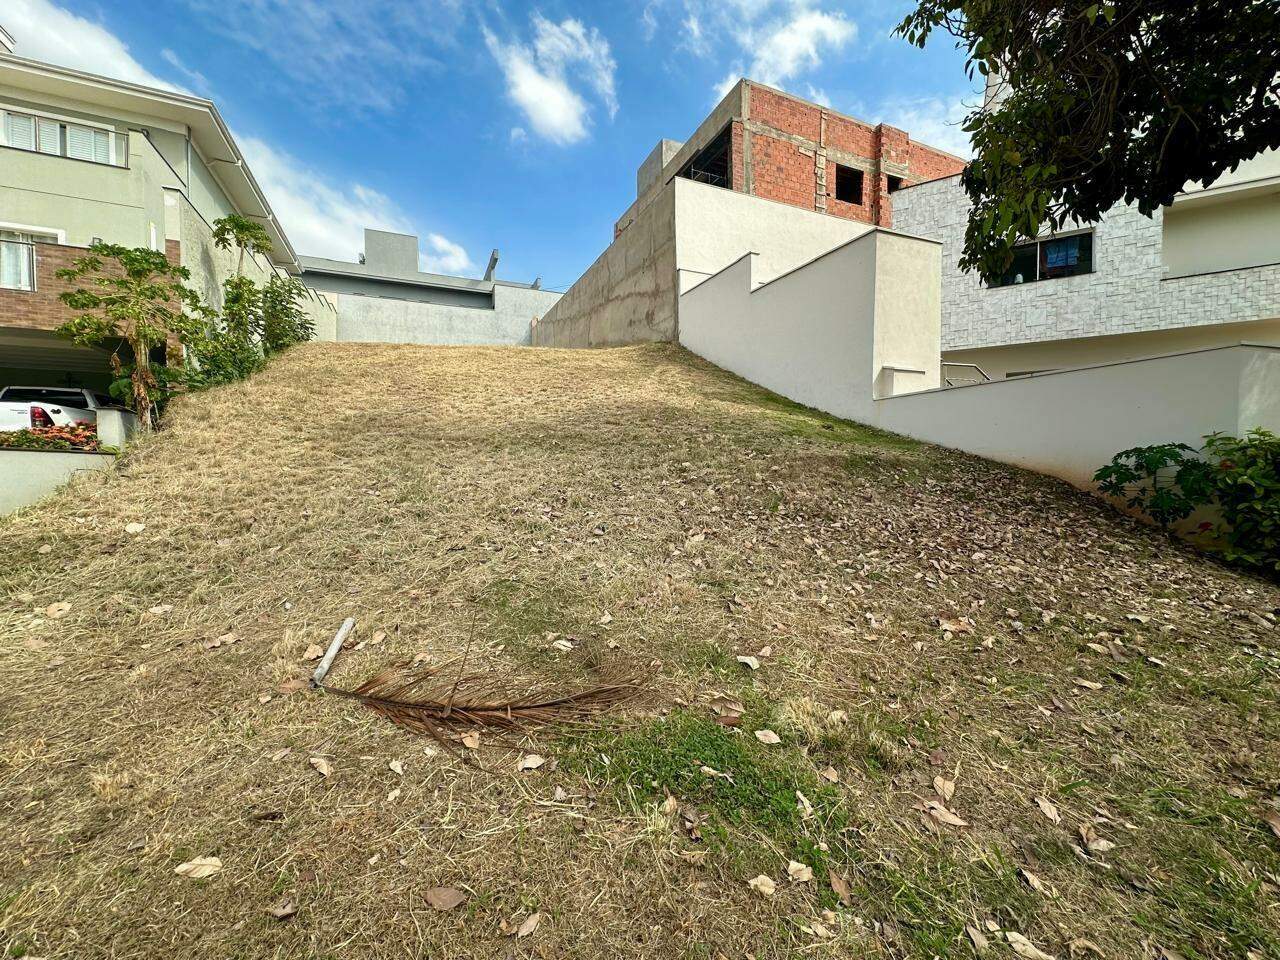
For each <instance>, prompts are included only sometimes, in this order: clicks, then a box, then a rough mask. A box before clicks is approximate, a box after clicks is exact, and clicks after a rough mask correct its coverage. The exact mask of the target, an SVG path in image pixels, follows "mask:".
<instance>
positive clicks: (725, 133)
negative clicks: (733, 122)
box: [676, 127, 733, 187]
mask: <svg viewBox="0 0 1280 960" xmlns="http://www.w3.org/2000/svg"><path fill="white" fill-rule="evenodd" d="M732 152H733V135H732V133H731V131H730V128H729V127H725V128H724V129H723V130H721V131H720V133H719V134H717V135H716V138H715V139H714V140H712V141H711V142H710V143H708V144H707V145H706V146H705V147H703V148H702V150H700V151H699V152H698V153H697V154H696V155H695V156H694V157H693V159H692V160H690V161H689V162H688V163H687V164H685V167H684V169H683V170H681V171H680V172H679V173H678V174H676V176H678V177H684V178H685V179H686V180H696V181H698V182H699V183H709V184H711V185H712V186H713V187H731V186H732V183H731V182H730V177H731V171H730V170H729V156H730V154H731V153H732Z"/></svg>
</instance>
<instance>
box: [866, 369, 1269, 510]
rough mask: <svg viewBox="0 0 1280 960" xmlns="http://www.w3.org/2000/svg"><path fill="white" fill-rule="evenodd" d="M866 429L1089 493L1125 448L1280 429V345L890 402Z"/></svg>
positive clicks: (998, 383)
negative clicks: (1066, 483) (995, 462)
mask: <svg viewBox="0 0 1280 960" xmlns="http://www.w3.org/2000/svg"><path fill="white" fill-rule="evenodd" d="M867 422H868V423H870V424H871V425H872V426H877V427H881V428H882V429H885V430H891V431H893V432H895V433H902V434H906V435H907V436H910V437H915V438H917V439H919V440H927V441H929V442H931V443H936V444H940V445H941V446H944V447H951V448H953V449H957V450H964V451H966V452H968V453H974V454H977V455H979V456H983V457H988V458H990V459H992V460H999V461H1001V462H1003V463H1011V464H1014V465H1015V466H1019V467H1026V468H1027V469H1029V470H1036V471H1038V472H1040V473H1047V474H1050V475H1052V476H1056V477H1061V478H1062V479H1064V480H1067V481H1069V482H1071V483H1074V484H1076V485H1077V486H1079V487H1083V488H1086V489H1088V488H1092V485H1093V484H1092V478H1093V473H1094V471H1095V470H1097V469H1098V468H1099V467H1101V466H1102V465H1104V464H1106V463H1108V462H1110V460H1111V458H1112V457H1113V456H1114V455H1115V454H1116V453H1118V452H1120V451H1121V450H1126V449H1129V448H1130V447H1137V446H1145V445H1148V444H1155V443H1169V442H1175V441H1176V442H1182V443H1187V444H1190V445H1192V446H1199V445H1200V444H1201V442H1202V438H1203V437H1204V436H1206V435H1207V434H1210V433H1213V432H1215V431H1224V432H1227V433H1231V434H1234V435H1236V436H1239V435H1240V434H1241V433H1242V432H1245V431H1248V430H1251V429H1253V428H1254V427H1266V428H1268V429H1270V430H1280V348H1276V347H1273V346H1265V345H1251V344H1238V345H1236V346H1232V347H1220V348H1217V349H1210V350H1202V351H1197V352H1194V353H1183V354H1174V355H1171V356H1165V357H1154V358H1148V359H1144V360H1132V361H1127V362H1124V363H1115V364H1105V365H1102V366H1095V367H1083V368H1079V369H1075V370H1059V371H1056V372H1054V373H1045V374H1038V375H1036V376H1032V377H1024V378H1018V379H1015V380H1000V381H996V382H993V383H983V384H975V385H972V386H963V387H954V388H952V389H942V390H933V391H928V392H925V393H916V394H910V395H907V396H899V397H892V398H889V399H885V400H880V401H877V402H876V403H875V405H874V411H873V416H872V417H871V418H870V420H868V421H867Z"/></svg>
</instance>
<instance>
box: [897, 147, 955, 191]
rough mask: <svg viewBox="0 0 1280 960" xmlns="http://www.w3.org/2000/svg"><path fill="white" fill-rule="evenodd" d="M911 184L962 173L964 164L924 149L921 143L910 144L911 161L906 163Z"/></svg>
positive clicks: (926, 148) (938, 152) (930, 149)
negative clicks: (909, 171)
mask: <svg viewBox="0 0 1280 960" xmlns="http://www.w3.org/2000/svg"><path fill="white" fill-rule="evenodd" d="M908 166H909V168H910V170H911V177H910V180H911V182H912V183H921V182H923V181H925V180H937V179H939V178H941V177H949V176H951V175H952V174H956V173H961V172H963V171H964V168H965V162H964V161H963V160H957V159H956V158H955V157H952V156H948V155H947V154H945V153H941V152H940V151H937V150H934V149H933V148H932V147H926V146H925V145H924V144H923V143H913V144H911V159H910V161H909V162H908Z"/></svg>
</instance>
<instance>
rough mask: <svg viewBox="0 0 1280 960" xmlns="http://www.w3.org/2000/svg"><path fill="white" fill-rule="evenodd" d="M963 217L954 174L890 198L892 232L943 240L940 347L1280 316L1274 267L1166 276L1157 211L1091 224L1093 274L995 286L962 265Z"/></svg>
mask: <svg viewBox="0 0 1280 960" xmlns="http://www.w3.org/2000/svg"><path fill="white" fill-rule="evenodd" d="M1197 202H1203V198H1200V199H1199V200H1197ZM1176 212H1177V211H1176V209H1175V213H1176ZM968 215H969V200H968V197H967V196H966V195H965V193H964V191H963V190H962V189H961V187H960V184H959V178H957V177H949V178H946V179H943V180H935V181H932V182H929V183H923V184H917V185H915V186H910V187H907V188H905V189H902V190H899V191H898V192H897V193H895V194H894V195H893V220H894V226H895V227H896V228H897V229H899V230H902V231H904V232H906V233H911V234H914V235H916V236H921V237H930V238H933V239H937V240H940V241H942V270H943V273H942V346H943V349H944V350H971V349H975V348H978V347H995V346H1003V345H1006V344H1015V343H1035V342H1044V341H1052V340H1061V339H1067V338H1081V337H1097V336H1107V335H1112V334H1128V333H1138V332H1142V331H1150V330H1170V329H1176V328H1179V327H1189V326H1206V325H1213V324H1222V323H1242V322H1247V321H1253V320H1261V319H1267V318H1271V317H1280V266H1253V267H1247V268H1244V269H1236V270H1231V271H1228V272H1224V273H1215V274H1209V275H1200V276H1191V277H1181V278H1176V279H1172V278H1171V279H1165V278H1164V262H1163V259H1162V253H1161V249H1162V231H1163V221H1164V213H1163V211H1157V212H1156V214H1155V216H1154V217H1153V218H1148V217H1144V216H1143V215H1142V214H1140V213H1139V212H1138V211H1137V208H1135V207H1127V206H1119V207H1115V208H1113V209H1112V210H1110V211H1108V213H1107V215H1106V216H1105V217H1104V218H1103V219H1102V221H1101V222H1100V223H1098V224H1097V225H1096V227H1095V238H1094V262H1095V272H1094V273H1092V274H1087V275H1083V276H1077V277H1065V278H1062V279H1058V280H1044V281H1041V282H1038V283H1025V284H1020V285H1018V286H1010V287H998V288H988V287H984V286H983V285H982V284H981V282H980V281H979V280H978V277H977V276H976V275H975V274H971V273H963V272H962V271H961V270H960V267H959V260H960V252H961V248H962V246H963V242H964V230H965V224H966V222H967V219H968ZM1277 229H1280V225H1278V226H1277ZM1157 352H1161V353H1164V352H1169V349H1168V348H1166V349H1164V350H1159V351H1157Z"/></svg>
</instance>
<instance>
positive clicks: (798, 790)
mask: <svg viewBox="0 0 1280 960" xmlns="http://www.w3.org/2000/svg"><path fill="white" fill-rule="evenodd" d="M139 523H141V524H145V529H143V530H141V531H140V532H133V533H130V532H128V531H129V530H136V529H137V528H136V527H129V526H128V525H130V524H139ZM0 558H3V559H0V687H2V689H3V690H4V696H3V699H2V700H0V850H3V857H2V858H0V946H2V947H3V948H4V949H6V950H7V951H8V953H9V955H10V956H13V957H17V956H23V955H26V956H41V957H48V958H70V957H74V958H103V957H113V958H144V957H145V958H154V957H197V956H199V957H226V958H232V957H236V958H260V957H272V958H285V957H296V958H304V957H305V958H328V957H332V958H337V957H343V958H348V957H360V958H365V957H404V956H414V957H424V958H425V957H430V958H433V960H434V958H453V957H469V958H496V957H513V956H514V957H521V956H534V957H582V958H606V957H607V958H613V957H654V958H659V957H661V958H683V957H689V958H707V960H719V958H722V957H723V958H730V960H737V958H743V957H747V956H753V957H756V958H780V957H810V956H812V957H876V958H879V957H909V958H920V960H928V958H931V957H935V956H936V957H964V956H971V955H972V954H973V952H974V950H975V949H976V948H975V946H974V940H975V939H977V940H980V941H981V940H985V941H986V944H987V947H986V950H987V951H988V955H990V956H995V957H1001V956H1009V957H1012V956H1022V957H1031V958H1035V957H1040V956H1041V955H1042V954H1041V953H1040V952H1037V951H1042V952H1043V954H1048V955H1052V956H1055V957H1062V958H1065V957H1068V956H1075V957H1091V956H1105V957H1110V958H1134V957H1156V958H1160V957H1163V958H1178V957H1183V958H1187V960H1196V958H1222V960H1227V958H1231V960H1245V958H1249V960H1258V958H1266V960H1276V958H1280V904H1278V902H1277V901H1278V900H1280V836H1278V835H1277V830H1280V826H1277V825H1278V824H1280V815H1278V814H1277V803H1278V800H1277V793H1278V791H1280V711H1277V704H1276V699H1277V687H1278V685H1280V655H1278V651H1280V630H1277V629H1275V626H1274V624H1275V620H1274V611H1275V610H1276V608H1277V607H1280V590H1277V588H1276V587H1275V585H1273V584H1269V583H1267V582H1264V581H1261V580H1258V579H1253V578H1250V577H1247V576H1243V575H1240V574H1237V573H1233V572H1231V571H1228V570H1226V569H1224V568H1222V567H1220V566H1217V565H1215V564H1214V563H1211V562H1208V561H1206V560H1204V559H1201V558H1199V557H1197V556H1195V555H1193V554H1192V553H1190V552H1188V551H1187V550H1185V549H1183V548H1181V547H1178V546H1175V545H1172V544H1170V543H1169V542H1167V541H1166V540H1164V539H1163V538H1162V537H1161V536H1159V535H1158V534H1157V533H1155V532H1153V531H1150V530H1147V529H1144V528H1142V527H1140V526H1138V525H1137V524H1135V523H1133V522H1131V521H1129V520H1126V519H1124V518H1122V517H1120V516H1118V515H1117V514H1115V513H1113V512H1112V511H1110V510H1109V509H1107V508H1106V507H1104V506H1103V505H1101V504H1099V503H1097V502H1095V501H1094V500H1092V499H1090V498H1089V497H1087V496H1085V495H1083V494H1080V493H1077V492H1074V491H1072V490H1069V489H1067V488H1065V487H1064V486H1062V485H1061V484H1058V483H1055V482H1051V481H1048V480H1045V479H1043V478H1039V477H1035V476H1031V475H1027V474H1023V473H1019V472H1017V471H1013V470H1009V469H1005V468H1003V467H999V466H996V465H993V464H990V463H986V462H982V461H978V460H974V459H971V458H966V457H962V456H959V455H956V454H953V453H949V452H946V451H942V450H937V449H933V448H929V447H925V446H920V445H917V444H913V443H910V442H907V441H904V440H901V439H898V438H894V437H888V436H883V435H878V434H874V433H872V432H870V431H867V430H864V429H862V428H859V427H857V426H854V425H850V424H847V423H843V422H840V421H834V420H830V419H828V418H824V417H821V416H818V415H815V414H813V413H811V412H808V411H804V410H800V409H797V408H795V407H792V406H790V405H788V404H786V403H784V402H782V401H779V400H778V399H776V398H773V397H771V396H769V395H766V394H764V393H763V392H761V391H759V390H757V389H755V388H753V387H750V386H748V385H746V384H744V383H742V382H741V381H739V380H736V379H734V378H732V377H730V376H728V375H726V374H724V373H722V372H720V371H717V370H715V369H714V368H712V367H710V366H708V365H706V364H703V363H701V362H698V361H696V360H694V359H692V358H691V357H689V356H688V355H687V354H684V353H682V352H680V351H678V350H676V349H673V348H670V347H660V346H653V347H641V348H628V349H622V350H611V351H597V352H560V351H531V350H515V349H474V348H456V349H431V348H415V347H395V346H387V347H371V346H362V345H356V344H341V345H332V344H330V345H318V344H317V345H310V346H306V347H304V348H300V349H297V350H295V351H293V352H291V353H290V354H288V355H287V356H285V357H284V358H282V359H281V360H279V361H277V362H274V363H273V364H272V365H271V366H270V368H269V369H268V370H267V371H266V372H264V373H263V374H261V375H259V376H257V377H255V378H254V379H253V380H252V381H250V382H248V383H246V384H242V385H238V386H235V387H232V388H226V389H222V390H219V391H217V392H214V393H211V394H207V395H203V396H196V397H190V398H186V399H184V400H182V401H181V402H179V403H177V404H175V406H174V408H173V409H172V411H171V414H170V420H169V429H167V430H166V431H164V433H163V434H161V435H158V436H156V437H154V438H152V439H149V440H146V441H144V442H142V443H139V444H138V445H137V446H136V448H134V449H132V450H131V451H130V453H129V454H128V456H127V457H126V458H125V460H124V462H123V464H122V467H121V470H120V473H119V474H118V475H116V476H111V477H101V478H89V479H86V480H85V481H83V482H81V483H79V484H78V485H77V486H75V487H74V489H71V490H69V491H67V492H65V493H63V494H61V495H59V496H57V497H55V498H53V499H52V500H50V501H48V502H47V503H45V504H42V505H41V506H39V507H38V508H35V509H31V510H28V511H26V512H25V513H23V514H21V515H20V516H17V517H14V518H12V519H9V520H4V521H0ZM59 604H69V605H70V606H69V607H68V608H63V607H60V606H57V605H59ZM348 615H351V616H355V617H357V618H358V620H359V627H358V631H357V635H356V638H355V639H356V640H357V641H362V642H363V645H359V646H356V647H353V648H352V649H350V650H348V651H346V652H344V653H343V654H342V655H341V656H340V658H339V660H338V663H337V667H336V668H335V672H334V675H333V679H334V681H335V682H339V683H345V684H349V685H353V684H354V683H356V682H358V681H360V680H363V679H365V678H366V677H368V676H369V675H371V674H372V673H373V672H375V671H376V670H378V669H380V668H381V667H383V666H385V665H387V664H390V663H393V662H395V661H397V660H402V659H406V658H411V657H414V656H419V655H421V656H422V657H424V658H425V660H426V661H427V662H429V663H430V662H437V661H440V660H443V659H446V658H448V657H451V656H456V655H457V654H459V653H460V652H461V651H462V649H463V648H464V646H465V645H466V643H467V636H468V633H469V631H470V629H471V626H472V624H473V623H474V624H475V643H474V647H475V649H474V651H473V661H474V662H475V663H477V664H479V665H483V666H485V667H486V668H488V667H493V668H494V669H515V670H518V671H520V672H522V673H525V674H529V675H531V676H534V677H540V678H543V679H545V680H547V681H549V682H554V683H557V684H561V685H563V686H565V687H566V688H569V687H574V686H576V685H580V684H589V683H591V682H592V680H593V678H595V677H597V676H598V675H600V674H601V673H602V672H607V671H609V670H612V669H615V668H621V667H626V666H640V667H644V668H646V669H651V670H652V673H653V681H652V686H651V689H650V692H649V695H648V697H647V698H646V699H645V700H644V701H642V702H637V703H633V704H631V705H629V706H628V707H627V708H625V709H624V710H622V711H619V712H617V713H615V714H613V715H611V716H610V717H609V718H608V720H607V722H605V723H604V724H603V725H601V726H599V727H595V728H591V729H586V730H573V731H568V732H557V733H544V734H539V735H537V736H536V737H534V738H532V739H531V740H528V741H521V742H515V743H509V744H495V743H493V742H492V738H486V739H484V740H483V741H482V744H481V748H480V749H479V750H478V751H466V750H465V748H463V750H464V753H465V755H466V756H467V757H468V758H469V759H471V760H473V761H478V765H477V764H476V763H475V762H467V763H464V762H460V761H459V760H458V759H456V758H455V757H454V756H453V755H451V754H450V753H449V752H448V751H444V750H440V749H439V748H438V747H435V746H433V744H432V742H431V741H430V740H428V739H423V738H420V737H414V736H411V735H409V734H407V733H405V732H404V731H402V730H400V729H398V728H396V727H393V726H391V725H389V724H388V723H387V722H385V721H384V720H382V719H380V718H378V717H376V716H373V715H372V714H369V713H368V712H366V711H364V710H362V709H361V708H360V707H359V706H358V705H356V704H352V703H349V702H346V701H342V700H339V699H337V698H334V697H328V696H326V695H324V694H322V693H314V692H311V691H308V690H303V691H300V692H295V693H292V694H291V695H286V694H282V693H280V692H279V686H280V684H281V683H282V682H285V681H287V680H289V679H290V678H291V677H296V676H298V675H299V674H300V673H301V672H302V671H303V670H305V669H309V668H310V667H311V666H312V664H309V663H305V662H304V660H303V657H304V651H305V650H306V649H307V647H308V646H309V645H311V644H313V643H314V644H322V645H323V644H325V643H326V642H327V641H328V639H329V638H330V637H331V636H332V634H333V632H334V630H335V629H336V627H337V626H338V624H339V623H340V622H341V620H342V619H343V618H344V617H346V616H348ZM228 633H233V634H235V635H236V637H238V642H235V643H223V644H221V645H220V646H216V647H214V646H211V645H210V641H212V640H213V639H214V638H218V637H221V636H223V635H225V634H228ZM379 634H385V636H379ZM548 634H560V635H563V636H562V637H560V638H557V637H554V636H552V637H550V638H549V637H548ZM563 638H572V642H571V644H570V645H571V648H572V649H571V650H570V651H569V652H561V651H559V650H556V649H554V648H552V647H551V643H552V642H553V641H554V640H556V639H563ZM739 656H752V657H756V658H757V659H758V663H759V668H758V669H755V670H752V669H749V667H748V666H746V665H743V664H742V663H740V662H739V661H738V659H737V658H738V657H739ZM717 696H727V697H728V698H730V699H736V700H739V701H741V704H742V706H743V708H744V714H745V715H744V716H743V718H742V722H741V725H740V726H739V727H738V728H733V727H727V726H722V725H720V724H718V723H717V722H716V721H715V718H714V715H713V712H712V710H711V709H709V706H708V704H709V702H710V701H711V700H712V699H713V698H715V697H717ZM757 730H761V731H764V730H768V731H773V732H774V733H776V734H777V736H778V739H779V741H780V742H778V743H776V744H769V743H763V742H761V741H760V740H759V739H758V738H757V737H756V736H755V735H754V731H757ZM765 739H766V740H768V739H771V738H769V737H767V736H766V737H765ZM527 752H536V753H538V754H541V755H543V756H545V757H546V758H547V761H548V762H547V763H546V764H545V765H543V766H542V767H541V768H539V769H536V770H531V771H523V772H519V771H517V769H516V767H517V762H518V761H519V760H520V759H521V757H522V756H524V754H525V753H527ZM313 758H314V759H315V760H316V761H317V762H316V763H313V762H312V761H313ZM393 762H394V766H393ZM317 764H318V765H319V766H321V767H323V766H326V765H327V767H328V769H329V771H330V772H329V775H328V776H327V777H325V776H322V775H321V772H320V771H319V770H318V769H317ZM400 769H402V771H403V772H398V771H399V770H400ZM668 798H673V799H668ZM1268 817H1270V818H1271V819H1270V822H1268ZM962 824H963V825H962ZM197 857H217V858H219V860H220V861H221V863H222V870H221V871H220V872H218V873H216V874H214V875H212V876H209V877H207V878H204V879H192V878H188V877H186V876H182V875H179V874H178V873H176V872H175V867H178V866H179V865H181V864H183V863H186V862H189V861H191V860H193V859H195V858H197ZM793 860H794V861H796V862H797V864H803V866H804V867H809V868H811V869H812V872H813V876H812V879H810V880H804V879H799V880H793V879H791V878H789V876H788V863H789V861H793ZM794 869H795V872H796V873H798V874H799V875H800V877H802V878H803V877H804V876H805V871H804V870H803V868H800V867H797V868H794ZM760 875H764V876H767V877H768V878H770V879H771V880H772V881H773V882H774V883H775V884H776V892H774V893H773V895H772V896H766V895H765V894H764V893H762V892H760V891H759V890H757V889H755V888H753V887H752V886H751V885H749V881H751V880H752V879H753V878H755V877H757V876H760ZM762 885H763V884H760V883H757V886H762ZM434 887H450V888H456V889H457V890H459V891H460V892H461V893H462V894H463V895H464V896H465V899H464V900H463V902H462V903H461V904H459V905H457V906H455V907H454V908H453V909H451V910H446V911H439V910H436V909H433V907H432V905H431V902H430V900H431V899H432V898H431V897H428V890H429V889H430V888H434ZM290 904H291V905H292V906H293V907H294V908H296V913H293V914H292V915H291V916H288V917H285V918H277V917H276V916H273V915H272V913H271V912H270V911H271V910H272V909H273V908H277V909H278V908H281V907H284V906H286V905H290ZM281 912H288V911H281ZM535 915H536V918H537V919H536V920H531V919H530V918H531V917H534V916H535ZM522 926H523V928H524V930H525V935H523V936H516V931H517V930H519V929H520V928H521V927H522ZM966 928H968V929H966Z"/></svg>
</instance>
